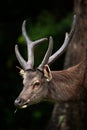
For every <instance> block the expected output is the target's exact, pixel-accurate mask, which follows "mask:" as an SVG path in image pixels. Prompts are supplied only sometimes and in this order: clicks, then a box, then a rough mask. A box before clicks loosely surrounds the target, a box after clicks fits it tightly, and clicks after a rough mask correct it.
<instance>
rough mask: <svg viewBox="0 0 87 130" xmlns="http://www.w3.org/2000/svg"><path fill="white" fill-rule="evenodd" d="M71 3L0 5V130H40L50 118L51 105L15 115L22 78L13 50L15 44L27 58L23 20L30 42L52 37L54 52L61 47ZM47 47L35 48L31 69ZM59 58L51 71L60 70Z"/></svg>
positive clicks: (47, 0)
mask: <svg viewBox="0 0 87 130" xmlns="http://www.w3.org/2000/svg"><path fill="white" fill-rule="evenodd" d="M73 6H74V5H73V0H66V1H64V0H54V1H52V0H51V1H50V0H42V1H34V0H32V1H26V0H25V1H24V0H21V1H17V0H15V1H13V0H7V1H5V0H3V1H0V120H1V121H0V130H5V129H6V130H44V129H45V128H46V127H47V125H48V123H49V121H50V118H51V113H52V110H53V106H54V104H51V103H48V102H41V103H39V104H36V105H33V106H29V107H28V108H26V109H22V110H17V112H16V113H14V112H15V109H16V108H15V106H14V100H15V98H16V97H17V96H18V94H19V92H20V91H21V89H22V78H21V77H20V75H19V70H17V69H16V66H17V65H18V66H19V63H18V61H17V59H16V56H15V52H14V46H15V44H17V43H18V44H19V47H20V51H21V53H22V54H23V56H24V57H25V58H26V57H27V52H26V44H25V41H24V39H23V37H22V35H21V25H22V22H23V20H25V19H26V20H27V25H26V29H27V31H28V34H29V36H30V38H31V39H32V40H36V39H39V38H42V37H49V36H50V35H52V36H53V39H54V50H53V51H56V50H57V49H58V48H59V47H60V46H61V44H62V43H63V40H64V36H65V32H66V31H68V32H69V30H70V27H71V23H72V19H73ZM46 48H47V44H46V45H45V44H44V45H43V46H41V47H38V48H36V50H35V66H37V65H38V64H39V63H40V62H41V59H42V57H43V55H44V53H45V51H44V50H46ZM64 56H65V54H63V55H62V56H61V57H60V58H59V59H58V60H57V61H56V62H55V63H54V64H53V65H52V66H51V69H54V70H58V69H62V68H63V61H64Z"/></svg>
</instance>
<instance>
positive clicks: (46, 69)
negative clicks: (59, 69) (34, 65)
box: [43, 65, 52, 82]
mask: <svg viewBox="0 0 87 130" xmlns="http://www.w3.org/2000/svg"><path fill="white" fill-rule="evenodd" d="M43 72H44V77H45V78H46V80H47V81H48V82H49V81H50V80H51V79H52V74H51V70H50V68H49V66H48V65H45V66H44V69H43Z"/></svg>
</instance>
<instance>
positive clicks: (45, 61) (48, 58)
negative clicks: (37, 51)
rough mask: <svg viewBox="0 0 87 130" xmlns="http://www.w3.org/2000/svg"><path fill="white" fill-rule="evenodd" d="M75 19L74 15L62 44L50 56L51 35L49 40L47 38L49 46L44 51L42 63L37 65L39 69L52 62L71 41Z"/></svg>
mask: <svg viewBox="0 0 87 130" xmlns="http://www.w3.org/2000/svg"><path fill="white" fill-rule="evenodd" d="M76 21H77V18H76V15H74V18H73V23H72V28H71V31H70V34H68V33H66V35H65V40H64V43H63V45H62V46H61V48H60V49H59V50H58V51H57V52H55V53H54V54H53V55H52V56H50V55H51V52H52V45H53V40H52V37H50V40H49V45H50V46H49V48H48V50H47V53H46V55H45V57H44V59H43V61H42V63H41V64H40V65H39V67H38V68H39V69H42V68H43V66H44V65H45V64H49V65H50V64H51V63H52V62H54V61H55V60H56V59H57V58H58V57H59V56H60V55H61V54H62V53H63V52H64V51H65V50H66V48H67V46H68V44H69V43H70V41H71V39H72V37H73V34H74V32H75V27H76Z"/></svg>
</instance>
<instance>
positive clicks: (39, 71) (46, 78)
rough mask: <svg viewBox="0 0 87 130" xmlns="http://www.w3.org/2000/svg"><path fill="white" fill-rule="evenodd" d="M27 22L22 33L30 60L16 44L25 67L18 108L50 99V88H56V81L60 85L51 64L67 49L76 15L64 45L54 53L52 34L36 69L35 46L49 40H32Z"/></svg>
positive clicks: (19, 58)
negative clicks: (50, 66) (25, 57)
mask: <svg viewBox="0 0 87 130" xmlns="http://www.w3.org/2000/svg"><path fill="white" fill-rule="evenodd" d="M25 23H26V22H25V21H24V22H23V24H22V33H23V36H24V38H25V41H26V43H27V49H28V61H25V60H24V58H23V57H22V56H21V54H20V52H19V50H18V46H17V45H16V46H15V53H16V57H17V59H18V61H19V63H20V65H21V66H22V68H23V69H21V71H20V74H21V75H22V77H23V85H24V87H23V90H22V91H21V93H20V94H19V96H18V98H17V99H16V100H15V102H14V103H15V105H16V106H17V107H18V108H25V107H27V106H28V105H31V104H35V103H38V102H40V101H42V100H47V99H48V98H49V100H50V95H49V94H48V93H49V88H50V89H51V87H52V86H54V89H55V83H56V84H57V85H58V86H59V85H60V84H59V83H58V82H57V81H54V79H55V78H53V76H55V75H54V74H52V72H51V70H50V68H49V65H50V64H51V63H53V62H54V61H55V60H56V59H57V58H58V57H59V56H60V55H61V54H62V53H63V52H64V51H65V50H66V48H67V46H68V44H69V43H70V41H71V39H72V36H73V34H74V31H75V25H76V16H74V20H73V24H72V28H71V31H70V33H69V34H68V33H66V35H65V40H64V43H63V45H62V46H61V48H60V49H59V50H58V51H57V52H55V53H54V54H52V49H53V38H52V37H51V36H50V38H49V46H48V50H47V52H46V54H45V56H44V58H43V60H42V62H41V64H40V65H39V66H38V67H37V68H36V69H34V47H35V46H36V45H38V44H41V43H43V42H45V41H47V38H42V39H40V40H37V41H34V42H33V41H31V40H30V38H29V37H28V35H27V32H26V29H25ZM51 54H52V55H51ZM54 82H55V83H54ZM55 91H56V90H55ZM51 96H52V95H51Z"/></svg>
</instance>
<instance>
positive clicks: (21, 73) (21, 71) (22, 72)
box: [19, 69, 25, 78]
mask: <svg viewBox="0 0 87 130" xmlns="http://www.w3.org/2000/svg"><path fill="white" fill-rule="evenodd" d="M19 73H20V75H21V76H22V77H23V78H24V76H25V72H24V70H23V69H21V70H20V72H19Z"/></svg>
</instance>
